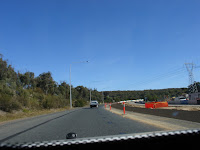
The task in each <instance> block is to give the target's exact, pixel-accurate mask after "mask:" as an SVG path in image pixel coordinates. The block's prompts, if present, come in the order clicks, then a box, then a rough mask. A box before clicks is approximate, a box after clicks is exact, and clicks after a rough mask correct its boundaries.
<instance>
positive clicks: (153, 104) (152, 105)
mask: <svg viewBox="0 0 200 150" xmlns="http://www.w3.org/2000/svg"><path fill="white" fill-rule="evenodd" d="M159 107H168V103H167V102H147V103H145V108H159Z"/></svg>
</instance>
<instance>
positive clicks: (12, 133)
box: [0, 106, 163, 143]
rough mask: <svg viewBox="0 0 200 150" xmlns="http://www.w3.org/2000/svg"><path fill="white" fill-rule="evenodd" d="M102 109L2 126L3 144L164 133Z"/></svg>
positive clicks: (76, 110)
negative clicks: (71, 136) (67, 135)
mask: <svg viewBox="0 0 200 150" xmlns="http://www.w3.org/2000/svg"><path fill="white" fill-rule="evenodd" d="M161 130H163V129H161V128H158V127H154V126H150V125H147V124H144V123H140V122H137V121H134V120H130V119H128V118H124V117H122V116H120V115H117V114H113V113H111V112H109V111H107V110H105V109H104V108H103V106H100V107H99V108H76V109H73V110H68V111H63V112H58V113H53V114H48V115H42V116H38V117H32V118H28V119H21V120H17V121H11V122H9V123H4V124H0V143H24V142H37V141H50V140H63V139H66V134H67V133H69V132H75V133H77V134H78V137H77V138H82V137H96V136H106V135H119V134H128V133H140V132H151V131H161Z"/></svg>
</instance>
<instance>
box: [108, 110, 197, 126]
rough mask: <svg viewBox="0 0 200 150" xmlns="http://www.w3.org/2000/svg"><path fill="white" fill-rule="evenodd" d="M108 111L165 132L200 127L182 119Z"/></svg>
mask: <svg viewBox="0 0 200 150" xmlns="http://www.w3.org/2000/svg"><path fill="white" fill-rule="evenodd" d="M106 110H107V111H110V112H111V113H115V114H118V115H121V116H122V117H126V118H129V119H132V120H136V121H139V122H142V123H145V124H149V125H153V126H156V127H159V128H163V129H164V130H185V129H196V128H199V127H200V123H197V122H191V121H185V120H180V119H173V118H167V117H160V116H154V115H149V114H142V113H136V112H131V111H126V114H125V115H124V114H123V110H120V109H116V108H112V109H111V110H109V109H108V108H106Z"/></svg>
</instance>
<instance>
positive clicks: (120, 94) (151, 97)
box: [104, 88, 188, 102]
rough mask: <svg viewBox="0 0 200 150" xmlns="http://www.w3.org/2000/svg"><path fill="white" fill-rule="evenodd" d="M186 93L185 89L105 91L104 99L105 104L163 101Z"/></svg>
mask: <svg viewBox="0 0 200 150" xmlns="http://www.w3.org/2000/svg"><path fill="white" fill-rule="evenodd" d="M185 93H188V89H187V88H170V89H158V90H143V91H105V92H104V97H105V101H106V102H112V101H113V100H114V101H115V102H117V101H121V100H133V99H145V97H146V100H148V101H157V100H160V101H164V100H167V99H170V98H172V97H177V96H180V95H184V94H185Z"/></svg>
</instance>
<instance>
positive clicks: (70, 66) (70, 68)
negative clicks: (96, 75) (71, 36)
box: [69, 61, 89, 108]
mask: <svg viewBox="0 0 200 150" xmlns="http://www.w3.org/2000/svg"><path fill="white" fill-rule="evenodd" d="M77 63H89V61H80V62H73V63H72V64H77ZM72 64H70V68H69V80H70V88H69V89H70V108H72V81H71V67H72Z"/></svg>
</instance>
